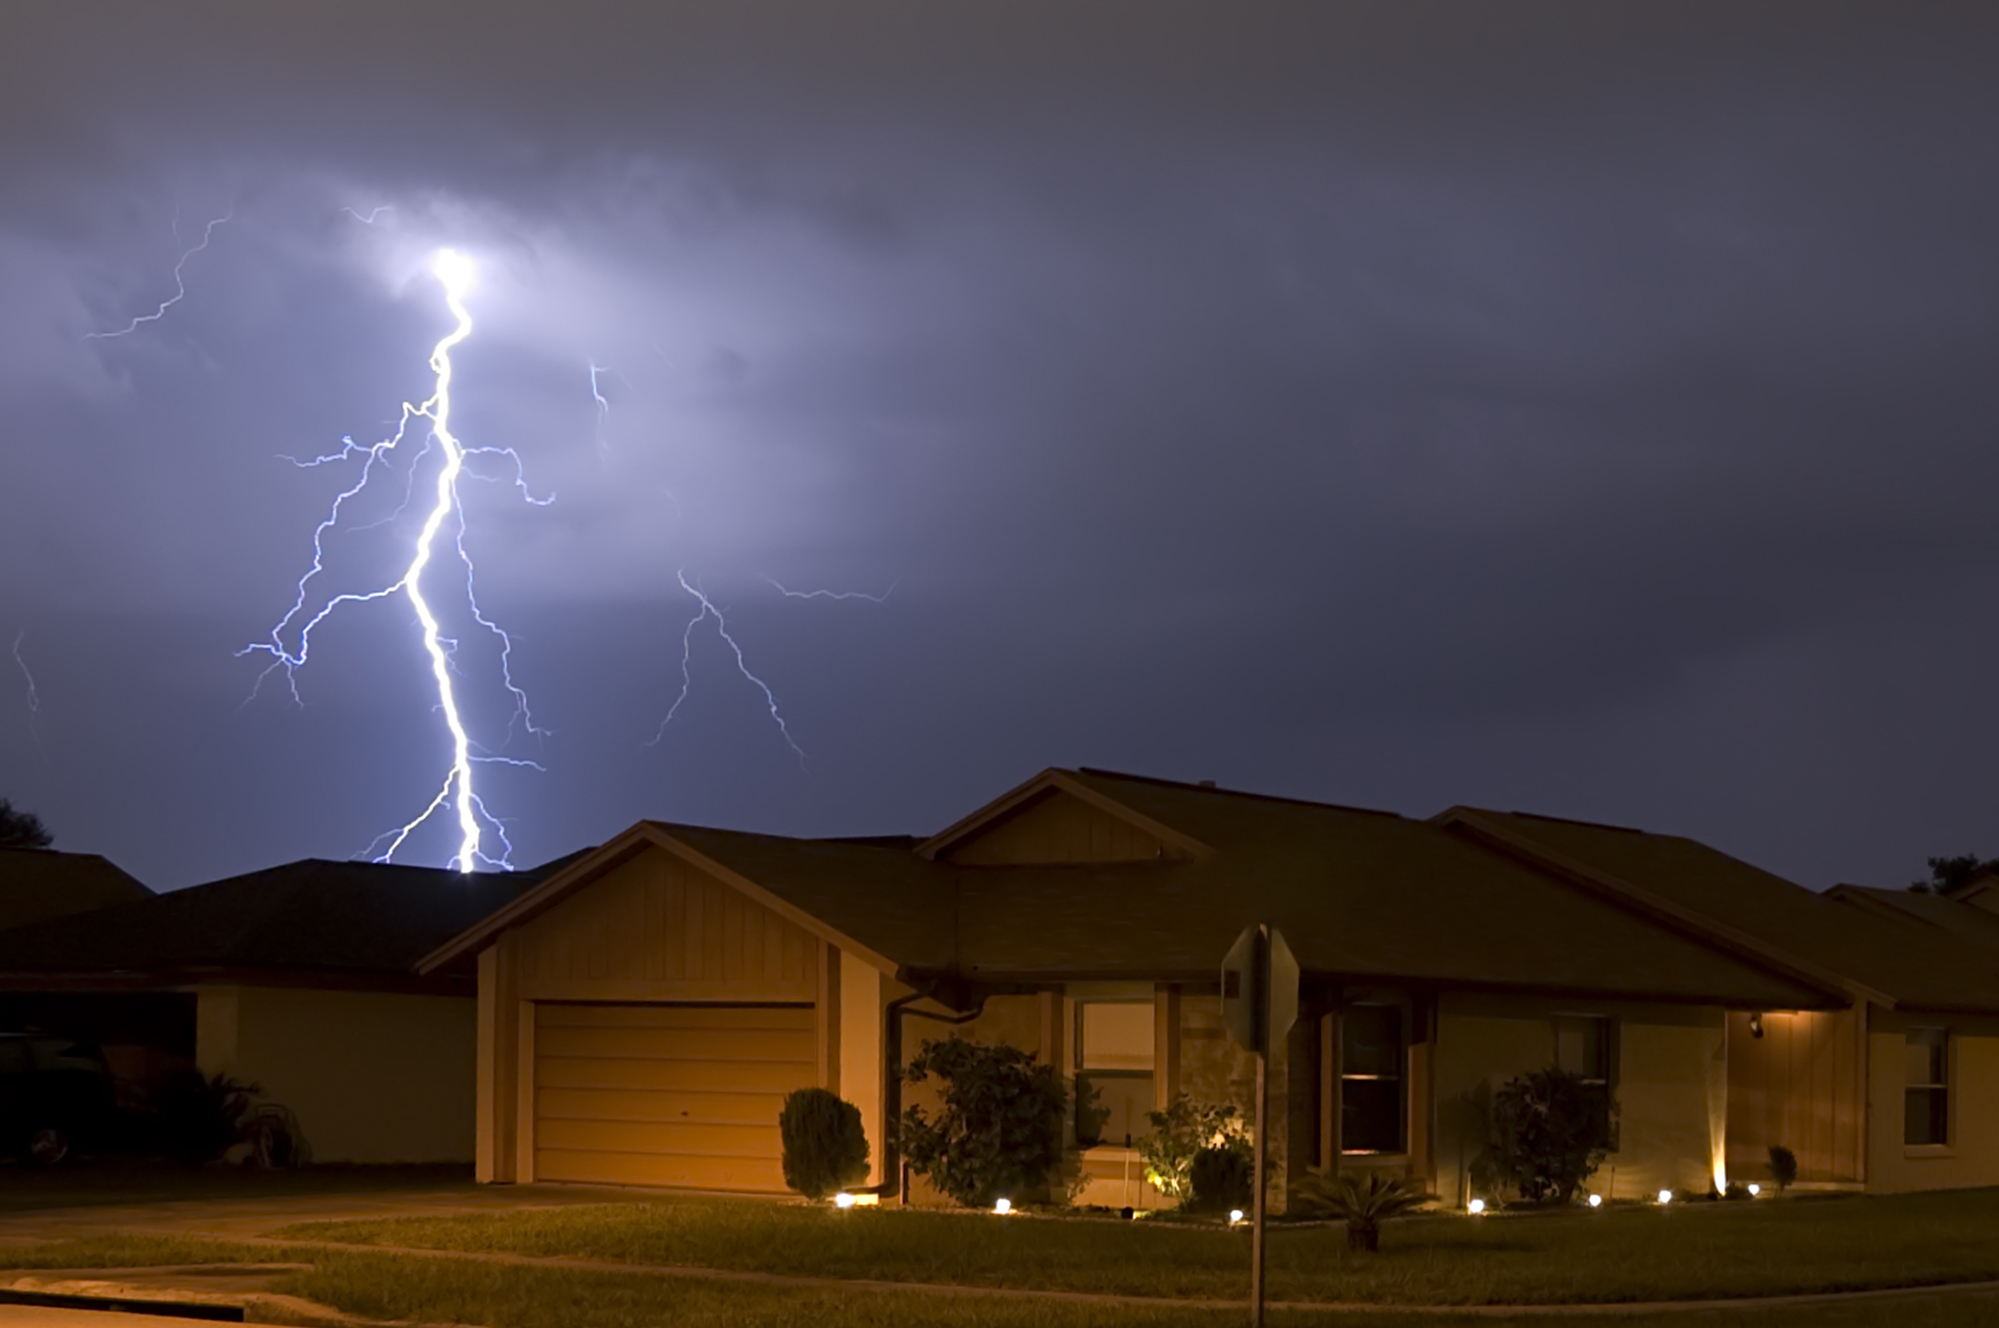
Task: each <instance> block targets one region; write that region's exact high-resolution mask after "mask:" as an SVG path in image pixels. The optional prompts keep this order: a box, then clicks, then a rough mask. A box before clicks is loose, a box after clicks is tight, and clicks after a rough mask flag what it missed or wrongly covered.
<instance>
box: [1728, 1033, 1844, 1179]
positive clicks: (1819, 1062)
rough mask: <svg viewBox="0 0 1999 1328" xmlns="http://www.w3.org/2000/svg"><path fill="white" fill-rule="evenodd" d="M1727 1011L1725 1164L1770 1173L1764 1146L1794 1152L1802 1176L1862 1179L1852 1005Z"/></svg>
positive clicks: (1736, 1171) (1747, 1173) (1740, 1171)
mask: <svg viewBox="0 0 1999 1328" xmlns="http://www.w3.org/2000/svg"><path fill="white" fill-rule="evenodd" d="M1749 1019H1750V1016H1748V1015H1746V1014H1730V1015H1729V1016H1728V1171H1729V1175H1731V1176H1733V1177H1737V1178H1739V1179H1742V1180H1744V1181H1749V1180H1756V1179H1758V1178H1763V1177H1767V1176H1768V1175H1769V1149H1770V1147H1771V1145H1773V1144H1775V1145H1781V1146H1782V1147H1785V1148H1788V1149H1790V1150H1791V1151H1792V1152H1793V1153H1794V1154H1796V1155H1797V1159H1798V1179H1799V1180H1801V1181H1845V1182H1852V1181H1858V1180H1862V1179H1864V1176H1863V1174H1862V1160H1863V1149H1864V1140H1865V1135H1866V1124H1865V1121H1864V1119H1863V1115H1864V1112H1863V1108H1862V1094H1863V1092H1864V1086H1863V1078H1864V1075H1865V1072H1866V1066H1865V1061H1864V1058H1863V1056H1862V1050H1863V1047H1862V1041H1861V1039H1862V1037H1863V1036H1864V1031H1863V1030H1862V1029H1861V1027H1860V1021H1859V1018H1858V1016H1857V1015H1856V1014H1855V1012H1854V1011H1852V1010H1828V1011H1801V1012H1799V1013H1796V1014H1765V1015H1762V1016H1761V1021H1762V1025H1763V1036H1762V1037H1760V1038H1759V1037H1756V1036H1754V1035H1753V1034H1752V1033H1751V1031H1750V1028H1749Z"/></svg>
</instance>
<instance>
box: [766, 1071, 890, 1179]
mask: <svg viewBox="0 0 1999 1328" xmlns="http://www.w3.org/2000/svg"><path fill="white" fill-rule="evenodd" d="M777 1131H778V1134H779V1135H780V1136H781V1137H782V1139H783V1141H784V1183H785V1184H786V1185H789V1186H790V1187H791V1188H792V1189H794V1190H797V1191H798V1192H799V1193H800V1194H802V1195H804V1196H805V1197H806V1198H808V1199H823V1198H825V1197H826V1196H827V1195H829V1194H832V1193H834V1192H835V1191H836V1190H843V1189H845V1188H847V1186H849V1185H858V1184H860V1182H862V1181H864V1180H866V1179H867V1178H868V1133H867V1131H866V1130H865V1129H864V1128H862V1126H861V1109H860V1108H859V1107H857V1106H855V1105H854V1104H853V1103H851V1102H846V1101H843V1100H842V1099H841V1098H840V1096H839V1095H838V1094H837V1093H833V1092H829V1091H828V1090H826V1089H824V1088H800V1089H798V1090H796V1091H795V1092H793V1093H792V1094H791V1095H790V1096H788V1097H786V1098H785V1099H784V1109H783V1110H782V1111H780V1112H779V1113H778V1116H777Z"/></svg>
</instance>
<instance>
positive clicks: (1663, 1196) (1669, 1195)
mask: <svg viewBox="0 0 1999 1328" xmlns="http://www.w3.org/2000/svg"><path fill="white" fill-rule="evenodd" d="M1659 1202H1660V1203H1662V1204H1669V1203H1671V1202H1673V1192H1672V1191H1671V1190H1661V1191H1659Z"/></svg>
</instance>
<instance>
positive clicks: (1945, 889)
mask: <svg viewBox="0 0 1999 1328" xmlns="http://www.w3.org/2000/svg"><path fill="white" fill-rule="evenodd" d="M1929 863H1930V879H1929V880H1927V881H1911V882H1910V883H1909V888H1910V889H1911V890H1913V891H1915V892H1916V893H1917V894H1919V895H1928V894H1938V895H1943V894H1949V893H1950V892H1951V891H1952V890H1955V889H1957V888H1958V887H1959V886H1960V885H1964V884H1966V883H1967V882H1969V881H1970V880H1971V878H1972V877H1974V876H1980V875H1983V874H1984V873H1986V872H1992V871H1999V858H1980V857H1979V856H1978V855H1977V854H1976V853H1967V854H1965V855H1964V856H1963V857H1961V858H1931V859H1930V860H1929Z"/></svg>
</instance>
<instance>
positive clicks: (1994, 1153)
mask: <svg viewBox="0 0 1999 1328" xmlns="http://www.w3.org/2000/svg"><path fill="white" fill-rule="evenodd" d="M1911 1028H1945V1029H1948V1030H1949V1031H1950V1040H1949V1043H1948V1046H1949V1057H1950V1061H1949V1067H1950V1069H1949V1075H1950V1077H1949V1085H1950V1135H1949V1139H1950V1141H1949V1142H1948V1143H1947V1144H1944V1145H1942V1146H1940V1147H1939V1146H1934V1145H1928V1146H1915V1147H1911V1146H1909V1145H1906V1144H1904V1143H1903V1142H1902V1140H1903V1133H1902V1128H1903V1089H1904V1087H1905V1084H1904V1082H1903V1073H1904V1070H1903V1053H1904V1050H1905V1046H1906V1040H1907V1034H1908V1030H1909V1029H1911ZM1867 1042H1868V1057H1867V1061H1868V1094H1867V1140H1868V1148H1867V1188H1868V1189H1869V1190H1871V1191H1876V1192H1881V1193H1894V1192H1899V1191H1904V1190H1943V1189H1957V1188H1960V1187H1963V1186H1967V1185H1999V1119H1995V1115H1999V1113H1995V1110H1994V1106H1995V1104H1999V1019H1994V1018H1992V1017H1990V1016H1986V1017H1978V1016H1972V1015H1945V1014H1934V1015H1933V1014H1923V1013H1921V1012H1919V1011H1918V1012H1907V1011H1900V1010H1882V1009H1880V1008H1878V1007H1874V1008H1871V1009H1870V1010H1869V1011H1868V1028H1867Z"/></svg>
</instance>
